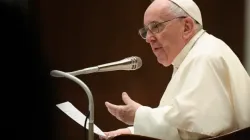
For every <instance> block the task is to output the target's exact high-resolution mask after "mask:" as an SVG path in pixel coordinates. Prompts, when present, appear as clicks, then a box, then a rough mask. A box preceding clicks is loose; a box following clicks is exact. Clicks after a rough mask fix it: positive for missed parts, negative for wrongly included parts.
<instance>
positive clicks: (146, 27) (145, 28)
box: [138, 16, 187, 39]
mask: <svg viewBox="0 0 250 140" xmlns="http://www.w3.org/2000/svg"><path fill="white" fill-rule="evenodd" d="M186 17H187V16H180V17H175V18H172V19H169V20H165V21H162V22H158V23H157V22H151V23H149V24H148V25H147V26H145V27H143V28H141V29H139V31H138V33H139V35H140V36H141V37H142V38H143V39H146V38H147V33H148V31H150V32H151V33H152V34H156V33H160V32H161V31H162V30H161V31H160V30H159V26H157V25H160V24H163V23H166V22H170V21H173V20H174V19H178V18H186ZM150 24H154V26H157V31H154V32H153V31H152V30H151V29H149V27H148V26H150ZM165 26H166V25H165ZM164 28H165V27H164ZM142 30H146V36H145V37H143V35H142V33H140V31H142Z"/></svg>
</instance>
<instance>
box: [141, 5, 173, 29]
mask: <svg viewBox="0 0 250 140" xmlns="http://www.w3.org/2000/svg"><path fill="white" fill-rule="evenodd" d="M168 7H169V5H168V3H166V2H165V3H160V2H156V1H154V2H153V3H152V4H151V5H150V6H149V7H148V8H147V10H146V11H145V13H144V25H148V24H149V23H151V22H154V21H163V20H167V19H168V18H169V17H171V16H172V15H171V14H170V12H169V9H168Z"/></svg>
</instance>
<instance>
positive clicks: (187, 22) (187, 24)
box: [183, 17, 195, 39]
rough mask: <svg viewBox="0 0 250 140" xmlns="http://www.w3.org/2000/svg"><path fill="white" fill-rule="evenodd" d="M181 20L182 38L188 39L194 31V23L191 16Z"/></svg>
mask: <svg viewBox="0 0 250 140" xmlns="http://www.w3.org/2000/svg"><path fill="white" fill-rule="evenodd" d="M183 22H184V31H183V38H184V39H188V38H189V37H190V36H191V35H192V32H193V31H194V27H195V26H194V24H195V23H194V20H193V19H192V18H191V17H187V18H185V19H183Z"/></svg>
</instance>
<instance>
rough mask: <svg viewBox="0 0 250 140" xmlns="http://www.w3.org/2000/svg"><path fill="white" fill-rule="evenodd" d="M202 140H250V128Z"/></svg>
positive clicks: (133, 139) (131, 139) (120, 139)
mask: <svg viewBox="0 0 250 140" xmlns="http://www.w3.org/2000/svg"><path fill="white" fill-rule="evenodd" d="M110 140H160V139H156V138H151V137H146V136H140V135H132V134H126V135H119V136H116V137H113V138H111V139H110ZM169 140H171V139H169ZM202 140H250V127H247V128H244V129H240V130H236V131H233V132H231V133H227V134H224V135H220V136H216V137H212V138H206V139H202Z"/></svg>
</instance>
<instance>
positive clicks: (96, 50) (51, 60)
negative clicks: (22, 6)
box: [1, 0, 244, 140]
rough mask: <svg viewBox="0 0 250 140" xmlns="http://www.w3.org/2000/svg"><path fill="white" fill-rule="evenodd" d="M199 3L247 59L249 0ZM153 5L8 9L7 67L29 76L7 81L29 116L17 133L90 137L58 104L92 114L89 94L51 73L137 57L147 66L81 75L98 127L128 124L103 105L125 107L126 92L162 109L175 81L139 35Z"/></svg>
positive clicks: (67, 1)
mask: <svg viewBox="0 0 250 140" xmlns="http://www.w3.org/2000/svg"><path fill="white" fill-rule="evenodd" d="M196 2H197V4H198V5H199V6H200V9H201V11H202V14H203V22H204V28H205V29H206V30H207V31H208V32H209V33H212V34H214V35H215V36H217V37H219V38H221V39H223V40H224V41H225V42H226V43H228V44H229V45H230V47H231V48H232V49H233V50H234V51H235V53H236V54H237V55H238V56H239V58H240V60H241V61H243V35H244V28H243V27H244V24H243V23H244V19H243V17H244V13H243V12H244V5H243V4H244V1H243V0H239V1H237V2H235V1H226V0H220V1H218V0H210V1H203V0H196ZM149 4H150V1H149V0H148V1H147V0H139V1H134V0H129V1H117V0H109V1H95V0H92V1H85V0H82V1H79V0H63V1H59V0H53V1H51V0H37V1H30V2H29V10H28V12H26V14H25V12H24V13H23V14H21V15H20V13H22V12H20V11H18V10H17V9H18V8H17V9H16V8H15V10H14V9H13V7H9V8H12V9H11V10H7V11H9V12H11V14H14V15H15V16H13V15H8V14H7V15H8V17H6V19H8V20H7V21H8V22H6V23H5V24H6V25H4V26H1V27H2V28H3V29H6V30H5V31H6V32H2V33H3V35H5V38H7V40H8V41H7V40H5V42H7V44H8V43H9V44H8V45H3V48H5V49H6V51H4V53H5V54H11V55H10V56H8V61H7V62H8V63H4V65H5V67H6V68H8V70H11V73H17V72H16V70H15V69H17V68H19V69H21V71H19V72H18V73H24V74H25V75H24V74H16V75H12V77H13V78H16V79H18V82H19V83H21V84H22V86H21V84H20V85H18V86H19V87H17V86H14V85H13V83H12V82H11V80H10V79H8V78H6V79H8V80H6V84H7V86H6V88H7V89H8V94H7V93H6V95H8V96H7V98H10V99H11V101H12V103H14V104H15V106H14V107H13V108H14V110H19V111H20V110H21V111H23V110H24V112H25V113H26V115H24V113H22V112H20V113H19V114H15V115H11V117H13V119H14V120H15V119H17V118H18V121H17V122H18V124H19V126H20V127H21V126H27V127H28V129H27V130H25V129H22V127H21V128H20V127H18V128H17V131H15V132H16V133H17V135H19V136H20V135H21V134H22V135H23V136H24V137H28V136H29V137H30V138H31V137H33V138H36V139H37V138H39V137H41V139H42V138H43V139H58V140H68V139H84V138H85V137H84V129H83V128H82V127H81V126H80V125H78V124H77V123H75V122H74V121H72V120H71V119H70V118H69V117H68V116H66V115H65V114H64V113H63V112H61V111H60V110H58V109H57V108H56V106H55V105H56V104H58V103H62V102H65V101H70V102H71V103H72V104H73V105H74V106H76V107H77V108H78V109H79V110H80V111H81V112H83V113H84V114H86V113H87V111H88V100H87V96H86V94H85V93H84V91H83V90H82V89H81V88H80V87H79V86H78V85H77V84H76V83H74V82H72V81H70V80H68V79H65V78H54V77H51V76H50V75H49V72H50V70H54V69H56V70H62V71H65V72H66V71H74V70H78V69H83V68H86V67H90V66H94V65H99V64H103V63H108V62H113V61H117V60H120V59H123V58H125V57H128V56H133V55H135V56H139V57H141V58H142V60H143V66H142V67H141V68H140V69H139V70H137V71H131V72H127V71H115V72H106V73H95V74H90V75H81V76H78V78H80V79H81V80H82V81H83V82H84V83H86V84H87V85H88V86H89V88H90V90H91V91H92V93H93V96H94V102H95V124H96V125H97V126H99V127H100V128H101V129H102V130H103V131H109V130H113V129H117V128H121V127H126V125H125V124H123V123H121V122H119V121H118V120H116V119H115V118H114V117H113V116H111V115H110V114H109V113H108V111H107V110H106V108H105V106H104V102H105V101H110V102H112V103H115V104H123V102H122V100H121V93H122V92H123V91H126V92H128V94H129V95H130V96H131V98H132V99H134V100H135V101H138V102H139V103H141V104H143V105H148V106H151V107H156V106H157V105H158V103H159V100H160V98H161V95H162V93H163V92H164V90H165V88H166V86H167V84H168V82H169V80H170V76H171V74H172V67H168V68H164V67H162V66H161V65H160V64H158V63H157V60H156V58H155V56H154V55H153V53H152V52H151V49H150V46H149V45H147V44H146V43H145V42H144V40H142V39H141V38H140V36H139V35H138V29H139V28H141V27H142V25H143V14H144V11H145V10H146V8H147V6H148V5H149ZM225 4H226V5H225ZM5 10H6V9H5ZM5 13H6V11H5ZM5 15H6V14H5ZM27 17H28V18H27ZM17 20H18V21H17ZM3 21H6V20H3ZM27 21H29V22H27ZM12 24H14V25H12ZM5 27H8V28H5ZM15 28H18V29H17V30H18V31H17V30H16V29H15ZM16 33H18V34H16ZM13 35H14V36H13ZM23 41H24V42H23ZM10 58H14V60H10ZM1 60H6V57H4V58H3V59H1ZM17 64H21V65H22V66H21V68H20V67H19V66H17ZM31 69H33V71H34V72H31ZM5 72H6V73H10V72H7V71H5ZM6 75H7V74H6ZM21 91H22V94H21V93H20V92H21ZM23 108H25V109H23ZM13 114H14V113H13ZM28 114H29V115H28ZM22 116H23V117H22ZM31 116H32V117H31ZM20 120H21V121H20ZM25 124H26V125H25ZM13 125H14V122H13ZM18 130H22V131H18ZM27 131H28V132H27ZM23 132H24V133H23ZM28 134H30V135H28Z"/></svg>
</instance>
